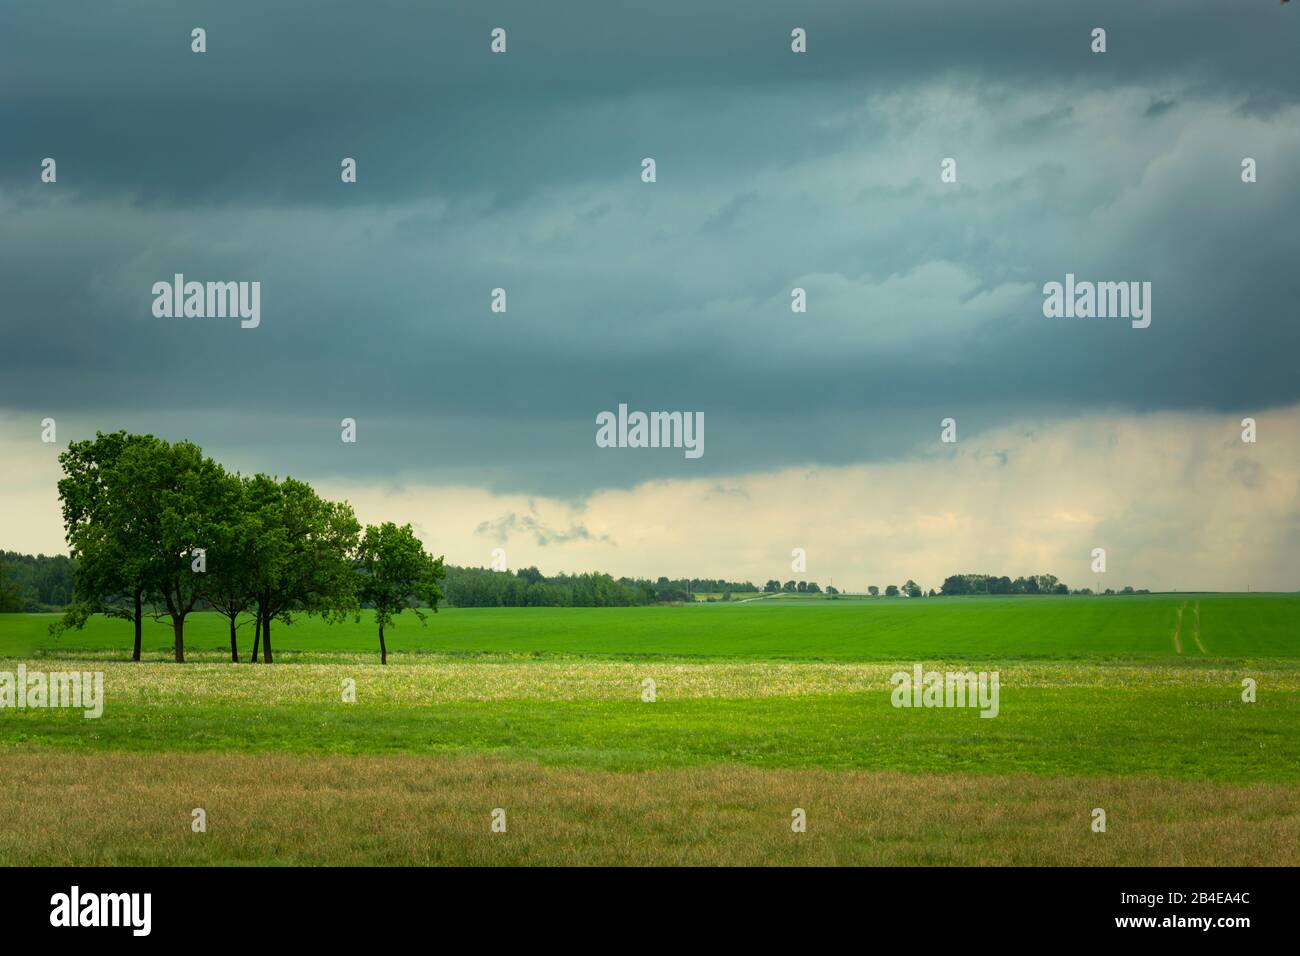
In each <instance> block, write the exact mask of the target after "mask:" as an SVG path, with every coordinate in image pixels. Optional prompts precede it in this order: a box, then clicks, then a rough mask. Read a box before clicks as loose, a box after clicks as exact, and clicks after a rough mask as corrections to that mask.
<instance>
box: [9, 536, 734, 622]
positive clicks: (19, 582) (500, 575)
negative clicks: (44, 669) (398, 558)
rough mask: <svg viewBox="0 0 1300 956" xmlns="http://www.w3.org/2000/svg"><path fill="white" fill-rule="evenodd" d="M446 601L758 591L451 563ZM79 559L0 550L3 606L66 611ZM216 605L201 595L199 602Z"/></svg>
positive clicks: (685, 597)
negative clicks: (501, 569) (491, 568)
mask: <svg viewBox="0 0 1300 956" xmlns="http://www.w3.org/2000/svg"><path fill="white" fill-rule="evenodd" d="M446 572H447V576H446V579H445V580H444V581H443V583H442V589H443V593H444V595H445V598H444V601H445V603H446V604H447V605H450V606H452V607H631V606H634V605H645V604H656V603H669V602H676V601H690V600H694V596H695V595H697V594H709V595H716V596H718V597H719V598H720V599H726V598H727V597H728V596H729V595H730V594H731V593H733V592H734V593H737V594H742V593H757V591H758V588H757V587H756V586H755V585H754V584H752V583H751V582H749V581H740V582H735V581H726V580H723V579H721V578H677V579H670V578H667V577H661V578H659V579H658V580H657V581H651V580H650V579H648V578H617V579H616V578H614V577H612V576H610V575H608V574H601V573H599V572H597V573H591V574H557V575H553V576H547V575H544V574H542V572H541V571H539V570H538V569H537V568H535V567H530V568H521V569H519V570H518V571H513V572H498V571H491V570H489V569H487V568H464V567H456V566H453V565H447V566H446ZM75 575H76V562H75V561H73V560H72V559H71V558H69V557H68V556H67V555H64V554H58V555H44V554H41V555H35V556H33V555H30V554H19V553H18V552H16V551H3V552H0V611H27V612H38V611H60V610H63V609H64V608H66V607H68V606H69V605H71V604H72V599H73V586H74V583H75ZM197 607H198V608H199V609H202V610H211V609H212V608H211V607H210V606H209V604H208V602H207V601H205V600H203V599H200V601H199V604H198V606H197Z"/></svg>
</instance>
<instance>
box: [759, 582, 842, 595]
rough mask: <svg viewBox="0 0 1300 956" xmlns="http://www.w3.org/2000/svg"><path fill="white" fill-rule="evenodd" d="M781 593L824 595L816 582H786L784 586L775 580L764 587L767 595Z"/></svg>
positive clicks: (828, 590) (828, 591)
mask: <svg viewBox="0 0 1300 956" xmlns="http://www.w3.org/2000/svg"><path fill="white" fill-rule="evenodd" d="M781 591H785V592H788V593H790V594H821V593H822V589H821V586H820V585H818V584H817V582H816V581H786V582H785V583H784V584H782V583H781V582H780V581H777V580H775V579H773V580H771V581H768V582H767V583H766V584H764V585H763V593H765V594H777V593H779V592H781ZM827 593H830V589H829V588H828V589H827ZM835 593H836V594H838V593H839V592H838V591H836V592H835Z"/></svg>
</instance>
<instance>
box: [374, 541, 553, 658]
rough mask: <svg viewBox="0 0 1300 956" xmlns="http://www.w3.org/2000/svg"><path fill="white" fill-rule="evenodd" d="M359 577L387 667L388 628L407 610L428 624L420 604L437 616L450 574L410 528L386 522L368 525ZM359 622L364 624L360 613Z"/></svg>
mask: <svg viewBox="0 0 1300 956" xmlns="http://www.w3.org/2000/svg"><path fill="white" fill-rule="evenodd" d="M357 573H358V577H359V580H358V584H357V596H358V597H359V598H360V600H361V603H362V604H365V605H369V606H370V607H372V608H373V609H374V612H375V623H376V624H377V625H378V626H379V663H381V664H387V663H388V645H386V644H385V643H384V627H385V626H386V625H389V624H392V623H394V618H395V617H396V616H397V615H399V614H401V613H402V612H403V611H406V610H410V611H413V612H414V613H415V616H416V617H417V618H419V620H420V623H421V624H424V622H425V614H424V612H423V611H422V610H421V609H420V606H419V605H418V604H417V603H416V601H417V600H419V601H423V602H424V603H425V605H427V606H428V607H430V608H432V609H433V611H434V613H437V611H438V601H439V599H441V598H442V590H441V589H440V588H439V587H438V582H439V581H440V580H441V579H442V578H443V577H444V576H445V575H446V573H447V572H446V571H445V570H443V566H442V558H440V557H439V558H434V557H433V556H432V555H430V554H429V553H428V552H427V551H425V550H424V545H422V544H421V543H420V539H419V538H417V537H416V536H415V532H414V531H412V530H411V526H410V525H409V524H407V525H402V527H400V528H399V527H398V526H397V525H395V524H393V523H392V522H391V521H386V522H384V523H383V524H381V525H366V530H365V534H363V535H362V536H361V543H360V544H359V545H358V547H357ZM539 576H540V574H539ZM357 619H358V620H360V614H359V613H358V615H357Z"/></svg>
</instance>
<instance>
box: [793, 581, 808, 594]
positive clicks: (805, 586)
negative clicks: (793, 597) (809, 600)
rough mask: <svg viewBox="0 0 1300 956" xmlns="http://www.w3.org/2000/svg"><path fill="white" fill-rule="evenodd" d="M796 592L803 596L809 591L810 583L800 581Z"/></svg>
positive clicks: (796, 586)
mask: <svg viewBox="0 0 1300 956" xmlns="http://www.w3.org/2000/svg"><path fill="white" fill-rule="evenodd" d="M795 590H796V591H797V592H798V593H800V594H803V593H804V592H805V591H807V590H808V582H807V581H800V582H799V583H798V584H797V585H795Z"/></svg>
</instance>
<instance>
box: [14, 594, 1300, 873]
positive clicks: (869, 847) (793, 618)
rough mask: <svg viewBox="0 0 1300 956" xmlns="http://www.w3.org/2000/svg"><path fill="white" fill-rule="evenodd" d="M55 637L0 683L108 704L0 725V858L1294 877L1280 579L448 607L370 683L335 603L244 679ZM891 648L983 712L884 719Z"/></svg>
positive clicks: (35, 636)
mask: <svg viewBox="0 0 1300 956" xmlns="http://www.w3.org/2000/svg"><path fill="white" fill-rule="evenodd" d="M50 620H51V618H50V617H49V616H42V615H3V616H0V671H4V670H13V669H14V667H16V665H17V664H18V663H20V662H23V663H26V665H27V666H28V667H29V668H31V669H38V668H43V669H46V670H70V669H78V670H94V671H102V672H103V673H104V675H105V676H104V689H105V705H104V713H103V716H102V717H101V718H99V719H97V720H87V719H85V718H84V717H82V716H81V713H80V712H79V711H75V710H66V709H27V710H15V709H4V710H0V770H2V771H3V774H4V777H5V779H6V781H7V782H8V785H7V786H6V787H5V788H4V790H3V793H2V794H0V863H18V862H35V863H50V864H56V863H67V862H77V861H86V860H88V859H89V860H95V861H100V862H107V863H177V864H187V863H294V862H309V863H868V864H879V863H904V864H927V863H965V864H971V863H1008V864H1024V863H1048V864H1103V863H1107V864H1114V863H1133V864H1178V863H1187V862H1198V863H1207V864H1229V863H1247V864H1250V863H1266V864H1288V865H1295V864H1297V863H1300V734H1298V733H1297V731H1298V730H1300V597H1297V596H1296V595H1218V594H1204V595H1197V594H1164V595H1131V596H1129V595H1125V596H1113V597H1086V596H1068V597H1021V598H960V599H921V600H910V601H909V600H906V599H892V600H891V599H879V600H839V601H831V600H827V599H824V598H822V599H810V598H789V599H786V598H777V599H770V600H762V601H755V602H750V603H747V604H737V603H714V604H694V605H689V606H681V607H646V608H612V609H597V608H574V609H569V608H511V609H499V608H498V609H493V608H487V609H466V610H459V609H446V610H443V611H440V612H439V613H438V614H437V615H436V616H432V615H431V616H430V617H429V622H428V626H427V627H421V626H419V625H418V623H417V622H415V621H414V620H410V621H408V620H406V619H405V618H404V619H402V620H400V621H399V625H398V626H397V627H396V628H393V629H390V630H389V631H388V639H389V648H390V657H389V661H390V663H389V664H388V666H386V667H381V666H380V665H379V663H378V650H377V646H376V645H377V640H376V637H375V633H374V629H373V626H371V625H370V623H369V622H368V621H367V620H366V619H365V617H364V616H363V619H362V621H361V622H359V623H353V622H348V623H345V624H334V625H327V624H324V623H323V622H321V621H319V620H314V619H310V618H301V619H298V620H296V621H295V622H294V623H293V624H292V625H289V626H277V629H276V632H275V641H276V648H277V651H276V656H277V662H276V663H275V664H273V665H264V664H257V665H254V664H248V663H241V664H238V665H235V664H231V663H230V662H229V645H228V632H227V626H226V622H225V619H224V618H221V617H219V616H216V615H212V614H200V615H195V616H193V617H192V619H191V622H190V624H189V625H188V626H187V629H186V632H187V647H188V652H187V656H188V657H189V658H190V662H188V663H186V664H184V665H177V664H175V663H173V662H171V661H170V659H169V658H170V655H171V648H170V641H171V632H170V628H169V627H168V626H167V625H165V624H154V623H152V622H150V624H149V626H148V628H147V630H146V633H145V640H144V657H145V660H143V661H142V662H140V663H133V662H131V661H130V660H129V645H130V626H129V625H128V624H125V623H123V622H120V621H111V620H105V619H94V620H92V622H91V623H90V624H89V625H88V626H87V628H86V629H85V630H84V631H68V632H64V633H63V634H62V635H60V636H59V637H57V638H55V637H51V636H50V635H49V634H48V625H49V623H50ZM249 638H250V635H249V634H248V633H247V632H246V631H241V650H242V653H243V654H244V656H245V657H246V656H247V652H248V646H249V644H250V643H251V642H250V639H249ZM918 662H919V663H922V664H923V665H924V666H925V668H926V669H933V670H963V671H965V670H973V671H998V672H999V674H1000V677H1001V707H1000V711H999V715H998V716H997V717H996V718H995V719H981V718H980V717H979V716H978V713H977V711H975V710H970V709H920V710H917V709H900V708H895V707H893V706H892V705H891V702H890V691H891V684H890V676H891V675H892V674H893V673H894V672H895V671H898V670H908V669H910V668H911V667H912V666H913V665H914V664H915V663H918ZM1247 678H1249V679H1250V680H1252V681H1254V682H1255V684H1256V686H1257V695H1258V696H1257V700H1256V701H1254V702H1251V703H1247V702H1245V701H1243V699H1242V682H1243V680H1245V679H1247ZM647 680H650V681H653V682H654V691H655V694H654V696H655V700H654V701H653V702H647V701H645V700H644V699H643V693H644V691H645V686H646V685H645V682H646V681H647ZM348 685H351V686H352V687H353V688H354V694H355V699H354V700H345V699H344V694H343V690H344V688H346V687H347V686H348ZM194 807H204V808H205V810H206V811H207V812H208V819H209V821H210V822H209V828H208V831H207V832H206V833H202V834H195V833H193V832H192V831H191V829H190V813H191V810H192V809H193V808H194ZM497 807H503V808H506V810H507V813H508V814H509V820H510V824H509V828H508V830H507V832H506V833H493V832H492V831H491V830H490V828H489V814H490V812H491V811H492V810H493V809H494V808H497ZM796 807H798V808H802V809H804V810H805V811H806V812H807V816H808V827H807V832H805V833H793V832H791V827H790V820H791V816H790V815H791V812H792V810H793V809H794V808H796ZM1098 807H1101V808H1104V809H1106V812H1107V815H1108V829H1107V832H1105V833H1094V832H1092V830H1091V828H1090V822H1091V817H1090V814H1091V813H1092V811H1093V810H1094V808H1098ZM77 821H81V825H80V826H77V825H72V824H74V823H76V822H77Z"/></svg>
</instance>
